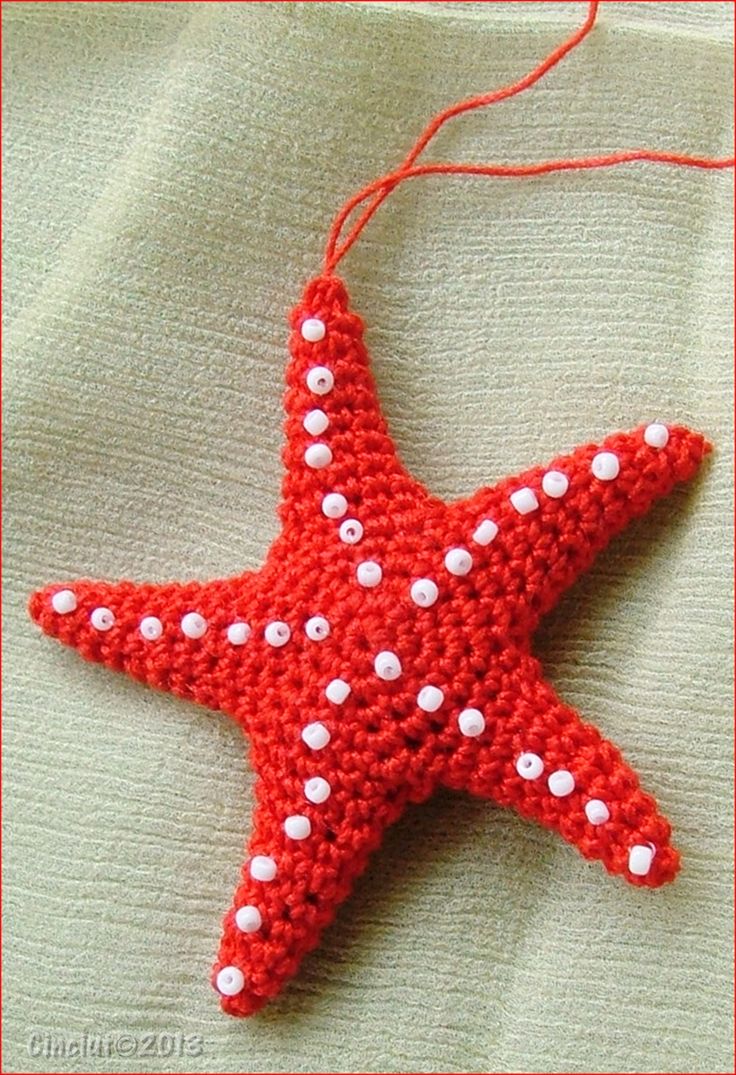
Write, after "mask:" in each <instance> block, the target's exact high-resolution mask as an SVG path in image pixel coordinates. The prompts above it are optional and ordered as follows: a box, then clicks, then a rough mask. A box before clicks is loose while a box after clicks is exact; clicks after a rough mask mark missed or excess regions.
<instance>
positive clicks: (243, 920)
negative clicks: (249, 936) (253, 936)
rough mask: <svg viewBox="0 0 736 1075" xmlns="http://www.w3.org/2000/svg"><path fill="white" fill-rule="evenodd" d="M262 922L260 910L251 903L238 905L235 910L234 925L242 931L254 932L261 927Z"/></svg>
mask: <svg viewBox="0 0 736 1075" xmlns="http://www.w3.org/2000/svg"><path fill="white" fill-rule="evenodd" d="M262 923H263V919H262V918H261V912H260V911H259V910H258V908H257V907H253V906H252V904H246V905H245V907H238V909H237V911H236V912H235V925H236V926H237V927H238V929H239V930H241V931H242V932H243V933H255V932H256V930H258V929H260V928H261V925H262Z"/></svg>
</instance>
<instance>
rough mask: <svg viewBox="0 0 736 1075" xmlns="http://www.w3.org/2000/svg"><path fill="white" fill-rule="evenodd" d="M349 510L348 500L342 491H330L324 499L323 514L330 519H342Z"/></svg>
mask: <svg viewBox="0 0 736 1075" xmlns="http://www.w3.org/2000/svg"><path fill="white" fill-rule="evenodd" d="M347 510H348V502H347V500H346V499H345V497H344V496H343V495H342V493H328V494H327V496H326V497H324V498H323V500H322V514H323V515H326V516H327V518H328V519H342V517H343V515H344V514H345V512H346V511H347Z"/></svg>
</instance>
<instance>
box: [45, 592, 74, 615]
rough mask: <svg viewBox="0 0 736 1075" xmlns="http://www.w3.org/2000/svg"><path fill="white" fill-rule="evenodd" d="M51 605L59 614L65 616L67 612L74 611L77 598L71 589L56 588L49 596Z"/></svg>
mask: <svg viewBox="0 0 736 1075" xmlns="http://www.w3.org/2000/svg"><path fill="white" fill-rule="evenodd" d="M51 607H52V608H53V610H54V612H58V613H59V615H60V616H66V614H67V612H74V609H75V608H76V607H77V598H76V596H75V595H74V593H73V592H72V591H71V590H58V591H57V592H56V593H55V594H54V596H53V597H52V598H51Z"/></svg>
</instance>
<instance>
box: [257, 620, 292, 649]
mask: <svg viewBox="0 0 736 1075" xmlns="http://www.w3.org/2000/svg"><path fill="white" fill-rule="evenodd" d="M263 637H264V638H265V639H266V641H267V642H268V644H269V646H276V647H278V646H285V645H286V643H287V642H288V641H289V639H290V638H291V628H290V627H289V625H288V623H284V622H283V621H282V620H274V621H273V623H269V624H267V625H266V630H265V631H264V632H263Z"/></svg>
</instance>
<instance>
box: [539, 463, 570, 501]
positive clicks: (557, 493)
mask: <svg viewBox="0 0 736 1075" xmlns="http://www.w3.org/2000/svg"><path fill="white" fill-rule="evenodd" d="M569 487H570V482H569V481H568V478H567V474H563V473H562V471H561V470H548V471H547V473H546V474H545V475H544V477H543V478H542V491H543V492H544V493H546V495H547V496H551V497H552V499H553V500H559V498H560V497H561V496H564V495H565V493H566V492H567V490H568V488H569Z"/></svg>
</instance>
